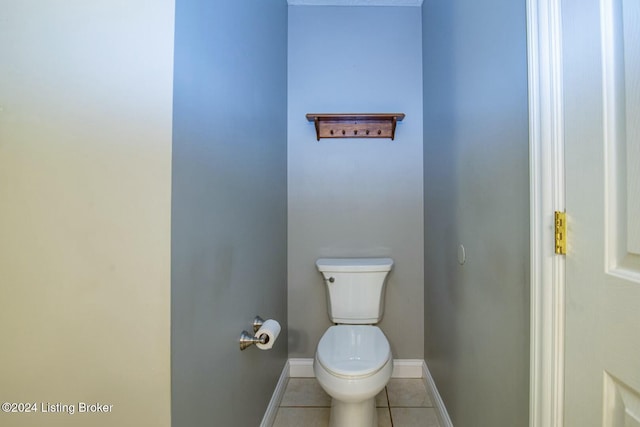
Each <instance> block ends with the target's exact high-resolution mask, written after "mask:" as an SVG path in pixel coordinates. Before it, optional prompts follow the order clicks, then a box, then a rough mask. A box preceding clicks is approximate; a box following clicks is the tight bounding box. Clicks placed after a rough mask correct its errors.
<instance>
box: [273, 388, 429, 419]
mask: <svg viewBox="0 0 640 427" xmlns="http://www.w3.org/2000/svg"><path fill="white" fill-rule="evenodd" d="M376 406H377V409H376V410H377V411H378V425H379V426H380V427H440V424H439V423H438V417H437V415H436V411H435V409H434V408H433V404H432V403H431V399H430V398H429V395H428V394H427V390H426V388H425V386H424V382H423V381H422V380H421V379H400V378H392V379H391V380H390V381H389V384H387V387H385V389H384V390H382V391H381V392H380V394H378V396H376ZM330 407H331V398H330V397H329V396H328V395H327V394H326V393H325V392H324V390H322V388H321V387H320V385H318V382H317V381H316V380H315V378H289V382H288V383H287V388H286V389H285V392H284V396H283V398H282V402H280V407H279V408H278V413H277V415H276V420H275V422H274V424H273V427H300V426H304V427H327V426H328V425H329V411H330Z"/></svg>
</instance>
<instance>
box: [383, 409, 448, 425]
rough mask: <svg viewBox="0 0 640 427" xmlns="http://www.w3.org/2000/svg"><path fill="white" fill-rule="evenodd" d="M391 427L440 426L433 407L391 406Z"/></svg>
mask: <svg viewBox="0 0 640 427" xmlns="http://www.w3.org/2000/svg"><path fill="white" fill-rule="evenodd" d="M391 420H392V421H393V427H440V424H439V423H438V416H437V415H436V411H435V409H433V408H391Z"/></svg>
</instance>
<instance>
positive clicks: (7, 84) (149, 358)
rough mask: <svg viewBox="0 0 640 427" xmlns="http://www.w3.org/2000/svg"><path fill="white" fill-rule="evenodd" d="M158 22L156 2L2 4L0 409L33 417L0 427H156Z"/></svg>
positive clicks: (165, 408)
mask: <svg viewBox="0 0 640 427" xmlns="http://www.w3.org/2000/svg"><path fill="white" fill-rule="evenodd" d="M173 20H174V2H173V1H170V0H162V1H155V2H153V3H152V4H151V3H150V2H145V1H139V0H126V1H125V0H93V1H91V2H85V1H66V2H49V1H44V0H43V1H30V2H25V1H23V0H5V1H4V2H3V6H2V16H1V17H0V69H1V70H2V78H1V79H0V294H1V295H2V296H1V297H0V325H2V351H0V400H2V401H3V402H4V401H7V402H36V403H37V404H38V409H39V412H38V413H36V414H11V413H10V414H7V413H3V412H0V425H11V426H23V425H47V426H154V427H155V426H168V425H170V363H169V362H170V342H169V338H170V337H169V333H170V307H169V303H170V301H169V299H170V193H171V122H172V106H171V104H172V78H173V76H172V56H173V25H174V23H173ZM78 402H87V403H95V402H100V403H103V404H110V405H113V407H112V412H111V413H107V414H104V413H103V414H80V413H78V409H79V408H78ZM41 403H44V404H45V407H46V404H47V403H49V404H51V405H55V404H57V403H61V404H68V405H74V407H75V411H76V412H75V414H73V415H71V414H69V413H62V414H55V413H51V412H49V413H43V412H41V410H42V407H41V406H40V405H41Z"/></svg>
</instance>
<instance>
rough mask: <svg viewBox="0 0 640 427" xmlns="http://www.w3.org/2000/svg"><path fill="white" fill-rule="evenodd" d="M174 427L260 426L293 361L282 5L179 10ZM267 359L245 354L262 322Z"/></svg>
mask: <svg viewBox="0 0 640 427" xmlns="http://www.w3.org/2000/svg"><path fill="white" fill-rule="evenodd" d="M175 47H176V52H175V82H174V85H175V91H174V136H173V204H172V264H171V267H172V295H171V296H172V311H171V314H172V327H171V339H172V349H171V350H172V352H171V355H172V421H173V425H175V426H180V427H191V426H213V425H216V426H218V425H219V426H223V425H224V426H257V425H259V423H260V420H261V419H262V416H263V414H264V411H265V409H266V407H267V404H268V401H269V399H270V397H271V394H272V392H273V390H274V387H275V385H276V382H277V379H278V376H279V374H280V372H281V371H282V368H283V366H284V363H285V361H286V358H287V323H286V316H287V311H286V310H287V308H286V305H287V303H286V301H287V288H286V280H287V269H286V263H287V247H286V238H287V207H286V204H287V196H286V191H287V187H286V172H287V167H286V143H287V135H286V132H287V129H286V102H287V99H286V94H287V86H286V81H287V69H286V49H287V5H286V1H285V0H278V1H275V0H271V1H250V0H216V1H215V2H212V1H208V0H178V1H177V4H176V44H175ZM256 314H259V315H261V316H263V317H265V318H274V319H276V320H278V321H280V322H281V324H282V328H283V332H282V335H281V337H280V338H279V340H278V341H277V342H276V346H275V348H274V349H273V350H271V351H260V350H258V349H257V348H255V347H252V348H249V349H247V350H245V351H243V352H240V351H239V348H238V342H237V340H238V337H239V335H240V332H241V331H242V329H250V325H251V321H252V319H253V317H254V315H256Z"/></svg>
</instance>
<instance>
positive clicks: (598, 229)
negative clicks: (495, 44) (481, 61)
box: [562, 0, 640, 427]
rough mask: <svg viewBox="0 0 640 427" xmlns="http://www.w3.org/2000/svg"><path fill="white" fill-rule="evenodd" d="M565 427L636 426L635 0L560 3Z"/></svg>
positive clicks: (639, 161)
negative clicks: (565, 237) (565, 239)
mask: <svg viewBox="0 0 640 427" xmlns="http://www.w3.org/2000/svg"><path fill="white" fill-rule="evenodd" d="M562 32H563V37H562V42H563V43H562V49H563V55H562V56H563V91H564V111H565V122H564V125H565V165H566V210H567V224H568V242H569V248H568V253H567V256H566V319H565V320H566V330H565V408H564V413H565V422H564V425H565V426H566V427H588V426H616V427H618V426H624V427H640V0H600V1H598V0H563V2H562Z"/></svg>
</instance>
